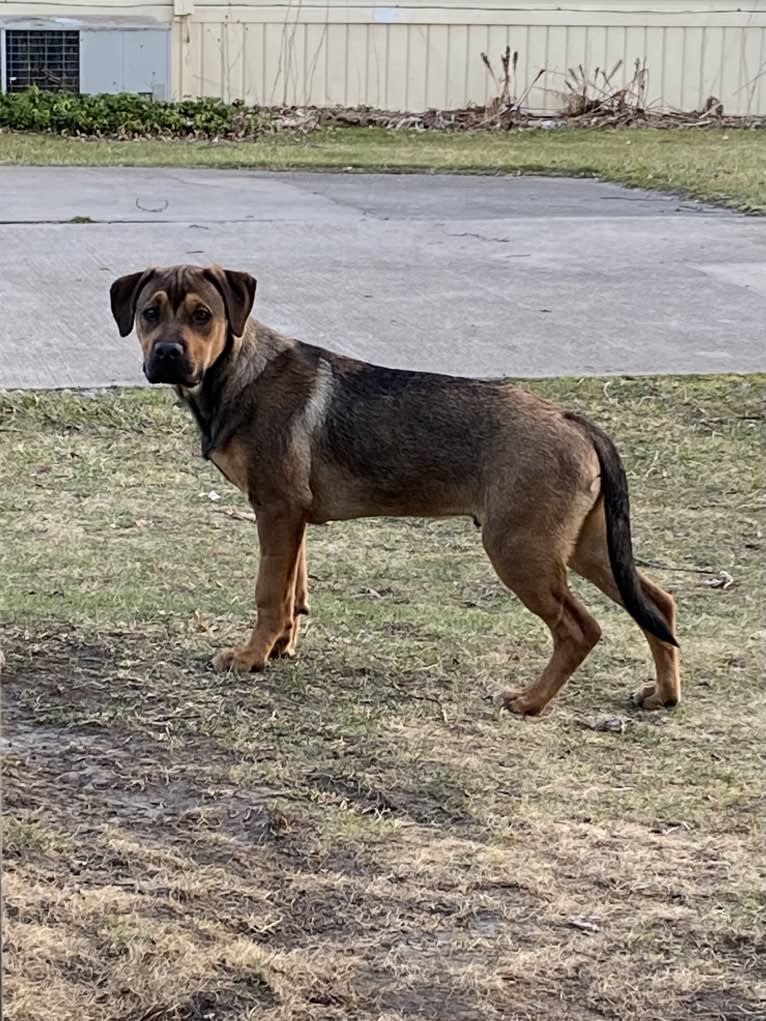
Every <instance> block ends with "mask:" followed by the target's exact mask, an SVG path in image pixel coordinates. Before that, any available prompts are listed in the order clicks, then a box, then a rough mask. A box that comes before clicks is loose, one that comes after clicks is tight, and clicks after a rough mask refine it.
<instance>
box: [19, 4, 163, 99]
mask: <svg viewBox="0 0 766 1021" xmlns="http://www.w3.org/2000/svg"><path fill="white" fill-rule="evenodd" d="M67 21H70V22H71V19H67ZM0 58H1V59H0V87H2V90H3V91H4V92H21V91H23V90H24V89H27V88H29V87H30V86H32V85H36V86H37V87H38V88H40V89H47V90H65V91H67V92H82V93H91V94H95V93H101V92H133V93H142V94H145V95H151V96H153V97H154V98H155V99H168V98H169V82H170V30H169V29H166V28H113V27H111V26H110V27H106V26H105V27H104V28H98V27H97V26H95V25H93V24H92V23H90V24H88V26H87V27H82V28H77V29H72V28H69V27H67V28H60V27H58V26H56V25H55V23H54V24H52V25H50V26H49V25H47V24H46V25H44V26H43V27H37V22H36V23H35V27H27V26H26V25H25V26H23V27H22V26H19V25H15V24H11V25H6V27H5V28H2V27H0Z"/></svg>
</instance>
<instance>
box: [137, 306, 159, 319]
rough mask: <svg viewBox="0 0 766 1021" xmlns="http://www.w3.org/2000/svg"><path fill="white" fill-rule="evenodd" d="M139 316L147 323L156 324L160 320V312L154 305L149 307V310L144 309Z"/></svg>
mask: <svg viewBox="0 0 766 1021" xmlns="http://www.w3.org/2000/svg"><path fill="white" fill-rule="evenodd" d="M141 315H142V316H143V317H144V319H145V320H146V321H147V323H156V322H157V320H158V319H159V318H160V310H159V309H158V308H157V307H156V305H150V306H149V308H145V309H144V310H143V312H142V313H141Z"/></svg>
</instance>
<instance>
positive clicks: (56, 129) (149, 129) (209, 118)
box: [0, 87, 269, 139]
mask: <svg viewBox="0 0 766 1021" xmlns="http://www.w3.org/2000/svg"><path fill="white" fill-rule="evenodd" d="M268 124H269V118H268V115H267V114H265V113H264V112H262V111H261V110H259V108H258V107H253V106H245V105H244V103H239V102H235V103H224V102H223V100H221V99H188V100H183V101H182V102H180V103H157V102H154V100H152V99H149V98H148V97H146V96H136V95H132V94H130V93H118V94H117V95H98V96H78V95H74V94H73V93H71V92H44V91H41V90H40V89H38V88H36V87H32V88H31V89H27V90H26V92H6V93H2V94H0V129H1V128H5V129H7V130H11V131H50V132H53V133H55V134H59V135H79V136H85V137H88V136H90V137H94V138H211V139H212V138H234V139H236V138H254V137H256V136H257V135H259V134H261V133H262V132H263V131H264V130H265V129H267V128H268Z"/></svg>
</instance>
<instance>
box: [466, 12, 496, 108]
mask: <svg viewBox="0 0 766 1021" xmlns="http://www.w3.org/2000/svg"><path fill="white" fill-rule="evenodd" d="M464 45H465V65H466V96H465V98H466V104H468V103H478V104H483V103H485V102H486V100H487V92H488V89H489V84H490V82H489V75H488V74H487V69H486V68H485V67H484V64H482V62H481V57H480V54H481V53H482V52H483V51H486V48H487V33H486V29H485V28H484V27H481V26H478V25H467V26H466V30H465V36H464Z"/></svg>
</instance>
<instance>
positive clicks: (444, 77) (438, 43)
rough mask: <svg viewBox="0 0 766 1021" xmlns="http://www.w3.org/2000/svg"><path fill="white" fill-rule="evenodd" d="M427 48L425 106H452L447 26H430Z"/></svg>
mask: <svg viewBox="0 0 766 1021" xmlns="http://www.w3.org/2000/svg"><path fill="white" fill-rule="evenodd" d="M427 46H428V51H427V64H426V81H425V105H426V107H442V108H444V107H447V106H449V105H450V104H449V89H448V67H449V62H448V46H449V29H448V28H447V26H446V25H431V26H429V28H428V39H427Z"/></svg>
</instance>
